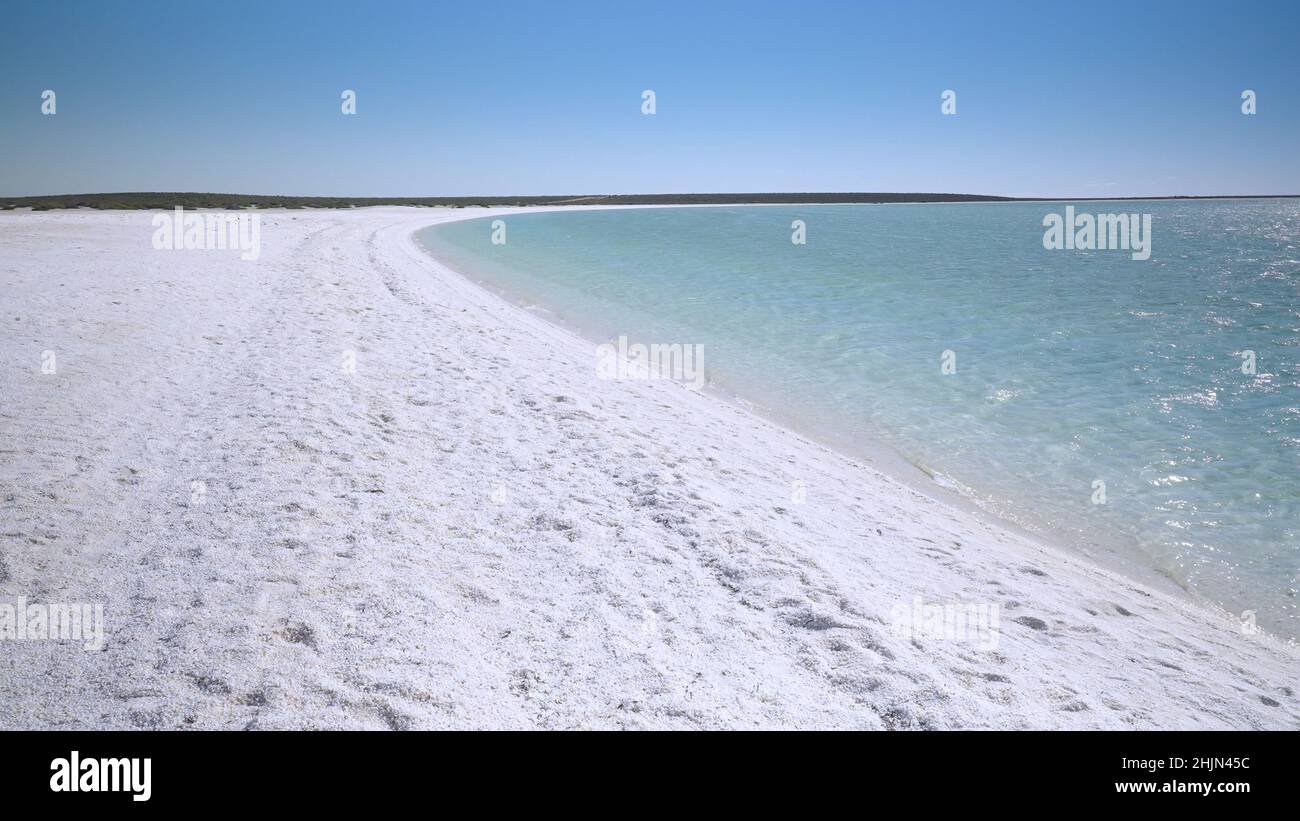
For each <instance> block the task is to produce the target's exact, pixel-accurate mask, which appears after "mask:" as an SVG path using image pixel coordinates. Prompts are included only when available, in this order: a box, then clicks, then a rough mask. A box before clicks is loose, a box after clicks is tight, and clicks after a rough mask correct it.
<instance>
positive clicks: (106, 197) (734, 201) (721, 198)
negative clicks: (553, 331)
mask: <svg viewBox="0 0 1300 821" xmlns="http://www.w3.org/2000/svg"><path fill="white" fill-rule="evenodd" d="M1296 198H1300V194H1242V195H1235V194H1215V195H1171V196H1157V197H1002V196H994V195H989V194H933V193H889V192H844V193H826V192H822V193H789V192H787V193H748V194H746V193H732V194H727V193H715V194H574V195H555V196H511V195H500V196H497V195H492V196H478V197H294V196H270V195H260V194H217V193H193V192H122V193H106V194H52V195H40V196H31V197H0V210H5V211H9V210H14V209H18V208H31V209H32V210H34V211H51V210H56V209H71V208H90V209H95V210H112V211H119V210H132V211H135V210H152V209H171V208H177V207H183V208H364V207H371V206H379V205H405V206H414V207H444V208H472V207H480V208H490V207H493V206H514V207H527V206H534V205H549V206H555V205H837V204H875V205H883V204H891V203H963V202H1121V201H1142V200H1241V199H1296Z"/></svg>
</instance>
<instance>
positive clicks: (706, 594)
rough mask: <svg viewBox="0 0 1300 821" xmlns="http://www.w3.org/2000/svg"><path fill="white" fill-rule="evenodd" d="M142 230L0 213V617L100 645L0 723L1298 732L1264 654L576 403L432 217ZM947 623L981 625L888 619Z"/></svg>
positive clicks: (1287, 657)
mask: <svg viewBox="0 0 1300 821" xmlns="http://www.w3.org/2000/svg"><path fill="white" fill-rule="evenodd" d="M511 213H520V209H500V210H497V211H490V210H489V211H487V212H486V213H482V214H481V215H483V216H498V215H508V214H511ZM150 216H151V215H150V214H149V213H147V212H120V213H95V212H66V213H58V214H13V215H0V239H3V242H2V243H0V249H3V250H2V251H0V256H2V257H3V259H2V260H0V263H3V264H0V268H4V269H5V270H7V271H9V272H10V273H9V275H8V276H7V278H6V282H7V284H8V286H9V289H10V290H9V294H10V301H9V302H8V303H7V306H10V307H11V309H12V312H13V317H14V319H12V320H10V322H11V324H10V328H11V333H10V335H9V336H8V337H6V340H5V341H4V343H0V367H3V368H4V369H5V370H4V376H5V384H6V385H7V386H10V387H11V388H12V394H11V395H10V397H9V401H8V402H7V403H6V406H5V407H4V408H3V409H0V411H2V413H3V418H2V419H0V422H2V423H3V426H4V427H5V430H6V431H7V432H8V433H12V442H13V444H12V446H11V447H12V450H13V453H12V454H11V458H10V459H7V460H6V461H5V463H4V464H5V470H4V471H2V472H0V495H5V496H6V498H12V504H11V507H10V509H9V511H10V513H11V514H12V515H11V521H12V524H11V525H9V526H8V527H7V529H6V533H5V534H3V538H2V539H0V551H2V553H3V555H2V557H0V558H2V559H3V562H4V566H5V569H6V571H7V574H6V576H7V577H6V578H5V579H3V580H0V601H8V600H10V598H11V597H17V596H26V597H27V599H28V600H29V601H32V602H51V603H53V602H103V605H104V607H103V610H104V621H105V631H106V641H105V644H104V648H103V651H102V652H85V651H83V650H82V649H81V648H80V647H76V646H69V645H68V644H67V643H60V642H51V641H25V642H13V643H9V642H6V643H5V645H4V652H5V653H6V654H7V656H8V657H9V658H10V659H11V660H12V663H11V664H9V665H6V666H4V667H3V668H0V689H3V690H4V691H5V692H6V693H9V694H10V695H11V697H10V698H7V699H4V700H0V726H4V727H11V728H49V727H64V728H95V729H109V728H121V729H130V728H140V727H153V728H212V729H240V728H264V729H295V728H299V729H300V728H334V729H361V728H367V729H383V728H406V727H411V728H467V727H478V728H571V727H583V728H646V729H688V728H692V729H693V728H856V729H906V728H913V729H923V728H927V729H958V728H961V729H986V728H1004V729H1090V728H1096V729H1128V728H1157V729H1178V728H1185V729H1191V728H1250V729H1295V728H1297V727H1300V699H1298V698H1297V694H1296V693H1295V690H1294V688H1295V680H1296V671H1297V670H1300V663H1298V655H1297V652H1296V650H1295V649H1294V648H1289V647H1287V646H1285V645H1282V644H1281V643H1280V642H1277V641H1276V640H1274V639H1272V638H1270V637H1267V636H1263V635H1259V636H1244V635H1242V633H1241V632H1240V631H1239V630H1236V629H1234V625H1232V624H1229V623H1226V622H1225V621H1224V620H1222V619H1217V618H1214V617H1213V616H1212V615H1211V614H1209V613H1207V612H1206V611H1205V609H1204V608H1201V607H1197V606H1194V605H1193V604H1191V603H1188V602H1186V601H1183V600H1180V599H1178V598H1175V597H1173V596H1170V595H1167V594H1165V593H1162V592H1159V591H1156V590H1152V589H1149V588H1148V587H1146V586H1144V585H1141V584H1137V583H1135V582H1133V581H1132V580H1130V579H1127V578H1124V577H1123V576H1121V575H1119V574H1117V573H1114V572H1111V571H1108V570H1106V569H1104V568H1100V567H1097V566H1096V565H1094V564H1092V563H1090V562H1088V561H1086V560H1085V559H1083V558H1080V557H1077V556H1070V555H1067V554H1065V553H1063V552H1061V551H1058V550H1054V549H1051V548H1050V547H1048V546H1045V545H1043V544H1042V543H1041V542H1039V541H1037V540H1033V539H1029V538H1026V537H1023V536H1021V535H1019V534H1016V533H1014V532H1011V531H1009V530H1007V529H1006V528H1003V527H999V526H995V525H994V524H993V523H991V522H988V521H986V520H984V519H983V518H982V517H977V516H974V515H970V514H968V513H966V512H963V511H961V510H959V509H958V508H956V507H954V506H952V505H949V504H946V503H944V502H942V501H936V500H935V499H934V498H932V497H931V496H929V495H927V494H924V493H921V492H919V491H917V490H915V489H913V488H910V487H908V486H907V485H906V484H904V483H902V482H899V481H897V480H895V479H893V478H891V477H889V476H888V475H886V474H884V473H882V472H881V471H879V470H878V469H876V468H875V467H872V466H871V465H868V464H866V463H864V462H862V461H860V460H855V459H852V458H849V457H847V456H845V455H844V454H842V453H839V452H837V451H835V450H832V449H830V448H827V447H825V446H823V445H820V444H818V443H816V442H814V441H812V440H810V439H808V438H807V437H803V436H800V435H798V434H797V433H795V432H793V431H790V430H789V429H787V428H784V427H782V426H780V425H777V424H774V423H773V422H771V421H768V420H765V419H763V418H762V417H760V416H758V415H756V414H754V413H752V412H750V411H747V410H745V409H743V408H741V407H738V406H736V405H732V404H729V403H725V402H721V401H718V400H717V399H716V398H714V397H712V396H706V395H702V394H699V393H695V392H693V391H689V390H684V389H682V388H681V387H680V386H678V385H675V384H671V383H664V382H659V381H650V382H626V381H601V380H599V379H597V378H596V374H595V369H594V368H593V367H591V366H592V364H593V359H592V355H593V350H592V347H591V346H590V345H589V344H587V343H586V342H585V341H583V340H582V339H580V338H578V337H576V336H574V335H573V334H571V333H569V332H568V331H567V330H565V329H563V328H561V327H559V326H557V325H555V324H553V323H551V322H548V321H546V320H545V319H543V318H541V317H539V316H537V315H536V314H532V313H529V312H528V311H525V310H523V309H520V308H518V307H517V306H514V305H512V304H510V303H509V302H508V301H506V300H503V299H501V298H500V297H498V296H497V295H495V294H493V293H491V292H490V291H488V290H485V289H483V288H481V287H479V286H478V285H475V284H474V283H473V282H472V281H470V280H468V279H466V278H464V277H462V276H460V275H459V274H456V273H455V272H454V271H452V270H450V269H448V268H447V267H446V266H444V265H442V264H441V263H440V262H438V261H437V260H436V259H434V258H433V257H431V256H429V255H428V254H427V253H425V252H424V251H423V250H421V249H420V248H419V247H418V246H417V245H416V244H415V241H414V239H413V238H412V233H413V232H414V231H415V230H416V229H417V228H419V227H422V226H424V225H428V224H430V223H431V222H437V221H439V220H440V219H452V218H457V217H461V218H463V217H464V216H465V215H462V214H458V213H455V212H453V213H448V214H431V213H429V212H428V211H427V210H423V209H420V210H417V209H403V208H375V209H357V210H348V211H332V212H314V213H304V212H293V211H277V212H268V213H266V214H264V215H263V223H264V225H263V233H262V240H263V248H262V256H261V258H260V259H258V260H255V261H248V262H244V261H239V260H238V259H237V258H232V257H231V256H230V255H227V254H222V253H210V252H163V253H156V252H154V251H153V250H152V249H151V248H150V244H149V243H150V236H151V234H152V227H151V225H150ZM46 349H49V350H57V352H58V361H59V369H58V372H57V373H56V374H43V373H42V372H41V370H40V368H39V364H40V358H41V357H40V355H41V352H42V351H43V350H46ZM341 354H342V355H343V359H342V360H341V359H340V355H341ZM141 363H146V364H147V367H142V366H141ZM796 482H798V483H802V485H803V486H805V488H806V498H803V499H797V498H794V497H792V493H791V490H792V486H793V485H794V483H796ZM196 483H198V484H197V485H196ZM196 487H197V490H196ZM950 603H958V604H960V603H967V604H971V605H973V606H977V607H979V606H984V607H988V608H996V610H994V611H993V612H994V613H995V614H999V615H998V618H997V620H996V621H994V622H993V626H995V627H996V631H994V632H992V633H990V634H988V635H984V636H981V635H979V634H975V635H968V634H960V635H959V634H951V635H950V634H947V633H944V632H943V631H942V630H941V631H940V632H939V633H938V634H935V635H931V634H930V633H928V632H925V631H924V630H921V629H920V628H921V627H923V625H920V624H919V623H912V624H910V625H909V624H905V625H902V626H904V627H909V629H910V628H911V627H913V626H915V627H916V628H918V629H916V630H911V632H899V630H898V627H899V626H900V624H899V623H898V621H897V620H898V618H899V617H900V615H901V617H903V618H908V617H910V614H911V613H912V608H913V605H916V606H918V607H922V608H924V607H930V606H932V605H946V604H950ZM977 626H978V625H977ZM940 627H942V625H940ZM989 638H994V639H996V641H992V642H986V641H984V639H989Z"/></svg>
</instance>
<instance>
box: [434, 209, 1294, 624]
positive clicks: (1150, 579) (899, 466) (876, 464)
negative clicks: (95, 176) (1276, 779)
mask: <svg viewBox="0 0 1300 821" xmlns="http://www.w3.org/2000/svg"><path fill="white" fill-rule="evenodd" d="M899 204H902V205H931V204H934V205H967V204H971V203H963V202H954V203H947V202H945V203H899ZM975 204H987V203H975ZM783 205H784V204H783V203H751V204H663V205H593V206H540V207H538V206H534V207H527V208H518V209H498V212H499V213H493V214H489V215H481V214H457V215H455V216H453V217H452V218H450V219H439V220H437V221H435V222H431V223H429V224H427V225H423V226H420V227H418V228H415V229H414V230H413V231H412V232H411V241H412V243H413V244H414V245H415V246H416V247H417V248H418V249H419V250H421V251H422V252H423V253H424V254H425V255H426V256H428V257H430V258H431V259H433V260H434V261H435V262H437V263H438V265H440V266H441V267H443V268H445V269H446V270H447V271H449V272H451V274H453V275H454V276H456V277H459V278H461V279H463V280H464V281H465V282H467V283H468V284H469V285H471V286H472V287H474V288H477V289H479V290H482V291H484V292H486V293H488V294H490V295H491V296H493V297H495V298H496V299H499V300H501V301H502V302H503V303H505V304H508V305H511V306H512V307H514V308H517V309H519V310H521V311H523V312H525V313H526V314H528V315H529V316H532V317H536V318H537V319H539V320H541V321H543V322H546V323H548V324H550V325H552V326H554V327H557V328H559V329H560V330H562V331H564V332H565V333H567V334H570V335H572V336H574V337H575V338H577V339H579V340H582V341H583V342H585V343H588V344H590V345H593V346H594V345H599V344H602V343H603V342H608V341H609V340H607V339H601V338H599V337H598V335H596V334H593V333H587V332H585V331H584V330H583V329H582V327H580V325H579V323H576V322H571V321H566V320H565V319H564V318H563V317H560V316H558V315H557V314H555V313H554V312H553V311H551V310H550V309H549V308H548V307H546V306H544V305H533V304H531V302H530V301H527V300H524V299H523V298H522V297H520V296H519V295H517V294H514V293H512V292H511V291H510V290H509V289H508V288H507V287H502V286H497V285H495V284H494V283H491V282H489V281H486V280H484V279H482V278H479V277H475V276H472V275H471V274H469V273H466V272H465V271H462V270H459V269H458V268H456V267H453V266H452V265H450V264H448V263H447V262H445V261H443V260H441V259H439V258H438V257H437V256H436V253H435V251H434V250H433V249H430V248H428V247H427V246H426V245H424V243H422V242H421V241H420V240H419V237H418V234H419V233H421V232H422V231H424V230H425V229H426V228H432V227H435V226H437V225H443V224H447V223H451V222H468V221H472V220H477V219H491V218H493V217H497V216H507V215H512V214H517V215H528V214H534V213H540V212H566V211H594V210H628V209H633V210H646V209H663V208H732V207H737V208H738V207H754V208H763V207H770V206H777V207H780V206H783ZM845 205H848V204H845ZM699 392H700V393H703V394H705V395H708V396H710V397H712V398H714V399H715V400H717V401H720V402H725V403H727V404H729V405H731V406H734V407H737V408H739V409H741V410H743V411H744V412H746V413H749V414H753V415H754V416H755V417H757V418H758V419H760V420H762V421H763V422H766V423H768V424H773V425H777V426H779V427H781V428H784V429H786V430H788V431H789V432H791V433H792V434H794V435H796V436H799V437H801V438H804V439H807V440H809V441H810V442H812V443H814V444H816V445H817V446H819V447H823V448H827V449H829V450H831V451H834V452H836V453H838V454H840V455H841V456H844V457H845V458H848V459H853V460H859V461H862V462H864V463H865V464H867V465H869V466H871V467H872V468H873V469H875V470H878V471H880V472H881V473H883V474H884V475H886V476H888V477H889V478H890V479H893V480H894V481H897V482H900V483H902V484H904V485H906V486H907V487H909V488H911V489H913V490H915V491H917V492H920V493H923V494H925V495H927V496H929V497H930V498H932V499H934V500H935V501H937V502H940V503H942V504H946V505H949V506H952V507H955V508H957V509H959V510H961V511H962V512H964V513H967V514H970V515H975V516H978V517H981V518H983V519H984V520H985V521H988V522H990V523H992V524H994V525H995V526H997V527H1000V528H1003V529H1005V530H1007V531H1009V532H1011V533H1014V534H1016V535H1018V536H1021V537H1024V538H1028V539H1031V540H1033V541H1036V542H1038V543H1040V544H1042V546H1043V547H1045V548H1047V549H1050V550H1053V551H1058V552H1060V553H1062V554H1064V555H1066V556H1069V557H1071V558H1074V559H1078V560H1082V561H1085V562H1089V563H1092V564H1095V565H1097V566H1098V567H1100V568H1101V569H1104V570H1106V571H1108V572H1112V573H1116V574H1118V575H1120V576H1121V577H1123V578H1125V579H1127V580H1129V581H1132V582H1136V583H1139V584H1142V585H1145V586H1147V587H1150V588H1152V589H1154V590H1158V591H1160V592H1162V593H1164V594H1167V595H1171V596H1175V597H1177V598H1179V599H1180V600H1182V601H1185V602H1187V603H1189V604H1192V605H1194V606H1196V607H1199V608H1202V609H1204V610H1205V611H1206V612H1207V614H1209V615H1210V616H1212V617H1213V618H1216V619H1221V620H1223V621H1224V622H1226V623H1236V620H1237V617H1236V616H1235V615H1234V614H1233V613H1232V612H1231V611H1229V610H1228V609H1227V608H1226V607H1225V606H1224V605H1223V604H1221V603H1220V602H1218V601H1215V600H1214V599H1213V598H1211V597H1209V596H1206V595H1204V594H1202V593H1201V592H1200V591H1198V590H1197V589H1195V588H1194V587H1190V586H1187V585H1185V584H1183V583H1181V582H1180V581H1179V580H1178V579H1176V578H1175V577H1174V576H1172V575H1171V574H1170V573H1168V572H1167V571H1165V570H1164V569H1162V568H1160V567H1157V566H1155V565H1154V563H1152V562H1151V561H1150V560H1149V559H1148V558H1147V557H1144V556H1141V555H1140V554H1138V553H1137V551H1135V550H1133V549H1123V548H1116V547H1109V548H1108V547H1107V546H1102V547H1103V549H1107V551H1108V553H1109V554H1110V555H1109V556H1102V555H1095V554H1093V553H1089V552H1085V551H1083V550H1081V549H1079V548H1077V547H1074V546H1073V545H1071V544H1070V543H1069V541H1068V538H1069V536H1068V534H1064V533H1048V532H1045V531H1043V530H1041V529H1039V528H1036V527H1033V526H1031V525H1029V524H1026V523H1022V522H1020V521H1018V520H1017V519H1015V518H1013V517H1012V516H1010V515H1009V514H1007V513H1002V512H999V511H997V510H994V509H991V508H990V507H989V506H988V505H986V504H984V503H983V502H982V500H981V498H980V496H979V493H978V489H977V488H973V487H972V488H969V489H968V490H963V489H961V488H955V487H949V486H947V485H945V484H943V483H941V482H939V481H938V480H937V479H936V478H935V475H934V473H932V472H931V471H930V470H928V469H927V468H925V467H924V466H923V465H921V464H919V463H917V462H916V461H915V460H913V459H911V458H910V457H908V455H907V454H905V453H903V452H902V451H901V450H899V449H898V448H897V447H896V446H893V445H890V444H888V443H886V442H884V441H881V440H879V439H874V440H872V441H870V442H868V443H867V444H865V445H864V444H861V441H860V437H859V442H858V444H856V445H853V444H850V443H849V442H848V441H847V440H846V438H845V437H837V436H834V435H829V434H826V435H824V434H821V433H818V432H817V431H813V430H808V429H805V428H804V427H803V426H801V425H799V424H798V422H797V420H795V419H793V418H792V417H791V415H790V414H785V413H782V412H780V411H779V410H777V409H774V408H771V407H768V406H765V405H763V404H761V403H758V402H756V401H754V400H753V399H751V398H749V397H746V396H745V395H744V394H743V393H741V392H739V391H736V390H733V389H731V388H728V387H723V386H714V385H706V386H704V387H703V388H701V389H699ZM953 481H954V482H956V480H953ZM958 484H960V483H959V482H958ZM1260 631H1261V632H1263V633H1267V634H1268V635H1269V636H1270V638H1271V639H1272V640H1275V641H1277V642H1279V643H1281V644H1284V645H1289V646H1292V647H1296V646H1297V641H1296V639H1295V638H1289V637H1285V636H1281V635H1278V634H1275V633H1272V632H1270V631H1268V630H1266V629H1265V628H1260Z"/></svg>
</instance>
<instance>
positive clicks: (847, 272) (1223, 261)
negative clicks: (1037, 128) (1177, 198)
mask: <svg viewBox="0 0 1300 821" xmlns="http://www.w3.org/2000/svg"><path fill="white" fill-rule="evenodd" d="M1074 205H1075V208H1076V209H1077V210H1078V211H1079V212H1081V213H1082V212H1087V213H1120V212H1125V213H1140V214H1150V215H1151V217H1152V253H1151V257H1150V259H1149V260H1145V261H1143V260H1134V259H1132V258H1131V255H1130V253H1129V252H1127V251H1119V250H1107V251H1080V250H1064V249H1062V250H1047V249H1045V248H1044V247H1043V234H1044V230H1045V229H1044V228H1043V225H1042V222H1043V218H1044V216H1045V215H1046V214H1049V213H1060V214H1063V213H1064V209H1065V204H1064V203H1014V204H1005V203H999V204H963V205H819V206H796V207H784V206H781V207H736V208H730V207H728V208H664V209H633V210H609V211H586V212H566V213H555V212H553V213H534V214H523V215H518V216H511V217H508V218H506V219H505V220H504V222H505V225H506V232H507V233H506V242H505V243H504V244H501V245H497V244H493V243H492V225H491V220H471V221H465V222H454V223H448V224H444V225H439V226H434V227H432V228H429V229H426V230H425V231H422V232H421V234H420V240H421V242H422V243H423V244H424V245H425V246H426V247H428V248H429V249H430V251H431V252H432V253H434V255H435V256H437V257H438V258H439V259H441V260H443V261H444V262H446V263H447V264H449V265H451V266H452V267H453V268H456V269H457V270H459V271H461V272H462V273H465V274H466V275H468V276H470V277H471V278H473V279H476V280H478V281H480V282H483V283H484V284H487V285H489V286H492V287H494V288H497V289H499V290H503V291H504V292H506V293H507V294H509V295H511V296H513V297H514V298H516V299H518V300H520V301H523V302H526V303H532V304H536V305H539V306H542V307H544V308H545V309H547V310H548V311H549V312H551V313H552V314H553V315H554V316H555V318H557V319H559V320H560V321H562V322H565V323H567V324H570V325H572V326H574V327H576V328H578V329H579V330H581V331H583V332H585V333H587V334H590V335H594V336H596V337H598V338H611V339H612V338H614V337H617V336H619V335H626V336H627V337H628V339H629V342H641V343H653V342H659V343H691V344H702V345H703V346H704V365H705V367H706V370H707V373H708V376H709V378H710V379H711V380H712V381H713V382H714V383H715V384H716V385H719V386H722V387H725V388H726V389H728V390H731V391H734V392H736V393H738V394H739V395H741V396H744V397H746V398H748V399H751V400H753V401H754V402H756V403H758V404H759V405H761V406H763V407H766V408H769V409H771V410H772V412H773V413H775V414H777V415H778V416H780V417H781V418H784V419H794V420H797V424H798V426H799V427H801V428H803V429H806V430H808V431H809V432H810V433H814V434H816V435H819V436H824V437H827V438H828V439H831V440H832V441H835V442H837V443H842V444H843V445H844V446H845V447H846V448H847V449H849V450H853V449H854V447H855V446H856V445H860V446H861V447H862V448H864V449H865V448H867V447H868V446H869V445H876V444H881V443H883V444H886V445H888V446H889V447H891V448H893V449H895V450H896V451H898V452H899V453H901V454H902V455H903V456H904V457H905V458H906V459H908V460H909V461H911V462H913V463H914V464H917V465H918V466H921V467H923V468H925V469H926V470H927V471H928V472H931V473H934V474H936V475H937V477H938V478H939V480H940V481H941V483H943V484H946V485H948V486H950V487H954V488H957V489H959V490H960V491H961V492H963V493H964V494H966V495H968V496H969V497H971V498H972V499H973V500H975V501H976V502H977V503H978V504H980V505H981V506H982V507H985V508H986V509H989V510H990V511H992V512H995V513H997V514H998V515H1000V516H1004V517H1007V518H1009V519H1012V520H1014V521H1016V522H1018V523H1020V524H1021V525H1024V526H1026V527H1028V528H1030V529H1032V530H1035V531H1038V532H1041V533H1044V534H1045V535H1047V536H1049V537H1051V538H1053V539H1054V540H1057V541H1060V542H1063V543H1064V544H1066V545H1068V546H1070V547H1073V548H1076V549H1079V550H1082V551H1083V552H1085V553H1087V554H1089V555H1092V556H1094V557H1096V558H1099V559H1103V560H1106V559H1114V560H1119V561H1121V562H1124V563H1137V564H1140V565H1142V566H1143V567H1146V568H1150V569H1154V570H1156V571H1158V572H1160V573H1162V574H1165V575H1167V576H1169V577H1171V578H1173V579H1174V580H1175V581H1177V582H1178V583H1180V584H1181V585H1183V586H1184V587H1186V588H1187V589H1189V590H1192V591H1194V592H1196V593H1198V594H1200V595H1202V596H1204V597H1205V598H1207V599H1209V600H1210V601H1213V602H1216V603H1219V604H1221V605H1222V606H1223V607H1225V608H1226V609H1227V610H1229V611H1230V612H1232V613H1233V614H1242V613H1245V611H1253V613H1254V614H1255V619H1256V620H1257V622H1258V624H1259V625H1260V626H1262V627H1265V628H1268V629H1271V630H1273V631H1275V632H1277V633H1279V634H1282V635H1285V636H1289V637H1295V636H1297V635H1300V611H1298V609H1297V594H1298V591H1300V201H1295V200H1251V201H1247V200H1241V201H1189V202H1112V203H1097V202H1091V203H1075V204H1074ZM794 220H803V221H804V223H806V226H807V243H806V244H805V245H796V244H794V243H792V242H791V235H792V228H791V224H792V222H793V221H794ZM946 351H947V352H951V354H950V356H949V359H948V361H949V362H950V363H951V364H952V365H954V366H955V369H954V370H953V372H951V373H944V372H943V368H942V364H943V362H944V355H945V352H946ZM1246 351H1253V352H1254V355H1255V372H1254V373H1253V374H1251V373H1244V372H1243V365H1244V364H1245V362H1246V359H1245V356H1244V352H1246ZM594 367H595V362H594V361H593V368H594ZM1097 482H1104V483H1105V498H1104V504H1103V503H1098V502H1099V501H1100V496H1099V493H1098V490H1099V486H1098V485H1097V484H1096V483H1097Z"/></svg>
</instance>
